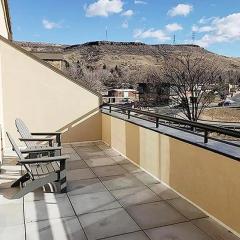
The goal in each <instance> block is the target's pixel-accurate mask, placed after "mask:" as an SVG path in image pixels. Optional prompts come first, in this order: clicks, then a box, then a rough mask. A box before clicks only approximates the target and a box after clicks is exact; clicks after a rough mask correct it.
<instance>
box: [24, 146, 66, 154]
mask: <svg viewBox="0 0 240 240" xmlns="http://www.w3.org/2000/svg"><path fill="white" fill-rule="evenodd" d="M56 150H62V147H48V146H46V147H36V148H26V149H22V150H21V153H39V152H50V151H56Z"/></svg>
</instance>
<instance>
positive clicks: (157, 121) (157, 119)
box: [156, 117, 159, 128]
mask: <svg viewBox="0 0 240 240" xmlns="http://www.w3.org/2000/svg"><path fill="white" fill-rule="evenodd" d="M158 127H159V117H156V128H158Z"/></svg>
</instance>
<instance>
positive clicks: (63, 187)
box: [56, 161, 67, 193]
mask: <svg viewBox="0 0 240 240" xmlns="http://www.w3.org/2000/svg"><path fill="white" fill-rule="evenodd" d="M56 185H57V188H58V189H59V192H60V193H66V192H67V178H66V162H65V161H61V162H60V171H59V178H58V181H57V182H56Z"/></svg>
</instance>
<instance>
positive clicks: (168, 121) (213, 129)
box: [101, 104, 240, 146]
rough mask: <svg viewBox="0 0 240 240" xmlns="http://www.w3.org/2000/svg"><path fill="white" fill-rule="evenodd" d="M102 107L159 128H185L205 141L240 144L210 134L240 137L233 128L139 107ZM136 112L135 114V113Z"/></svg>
mask: <svg viewBox="0 0 240 240" xmlns="http://www.w3.org/2000/svg"><path fill="white" fill-rule="evenodd" d="M101 108H102V109H105V110H108V111H109V113H112V112H117V113H121V114H123V115H125V116H127V118H128V119H130V118H131V117H134V118H139V119H142V120H146V121H150V122H153V123H155V127H156V128H159V126H160V125H167V126H169V127H172V128H177V129H180V130H184V131H187V132H191V133H194V134H196V135H199V136H202V137H203V140H204V143H208V140H209V139H214V140H216V141H220V142H227V143H228V144H231V145H235V146H239V144H236V143H234V142H232V141H226V140H224V141H223V140H222V139H220V138H216V137H212V136H209V135H210V134H212V133H216V134H217V135H225V136H228V137H230V138H234V139H240V132H239V131H234V130H231V129H227V128H224V127H217V126H213V125H208V124H204V123H199V122H193V121H189V120H185V119H180V118H174V117H169V116H166V115H161V114H157V113H152V112H147V111H142V110H139V109H134V108H131V107H128V106H127V107H126V106H124V105H115V104H104V105H102V106H101ZM133 114H134V115H133Z"/></svg>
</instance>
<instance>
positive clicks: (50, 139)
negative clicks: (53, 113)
mask: <svg viewBox="0 0 240 240" xmlns="http://www.w3.org/2000/svg"><path fill="white" fill-rule="evenodd" d="M19 140H20V141H23V142H49V141H52V140H53V139H52V138H19Z"/></svg>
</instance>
